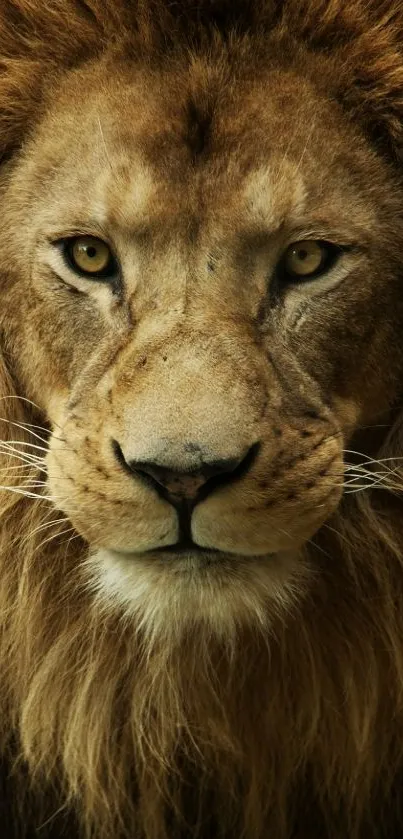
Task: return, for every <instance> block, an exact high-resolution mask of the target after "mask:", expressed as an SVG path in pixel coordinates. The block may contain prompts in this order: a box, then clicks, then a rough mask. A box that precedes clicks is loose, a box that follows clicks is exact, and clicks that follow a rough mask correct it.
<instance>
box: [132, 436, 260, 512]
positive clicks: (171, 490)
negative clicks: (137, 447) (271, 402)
mask: <svg viewBox="0 0 403 839" xmlns="http://www.w3.org/2000/svg"><path fill="white" fill-rule="evenodd" d="M190 448H192V449H193V450H194V451H195V452H198V453H199V455H198V457H197V465H196V464H194V465H193V466H192V467H190V464H189V466H188V468H183V464H182V465H181V466H180V465H179V464H178V466H176V465H175V464H174V463H172V461H171V462H170V463H169V465H168V464H167V463H166V462H165V463H164V462H163V461H164V460H165V458H164V457H161V459H160V460H157V459H155V460H141V461H136V460H126V458H125V457H124V455H123V453H122V450H121V449H120V447H119V446H118V445H117V444H115V451H116V452H117V456H118V459H119V460H120V462H122V460H123V461H124V463H125V466H126V468H128V469H129V470H130V472H132V473H133V475H134V476H138V477H143V478H145V479H147V480H148V482H150V481H151V482H152V485H153V486H154V489H155V490H156V491H157V492H158V494H159V495H161V496H162V497H163V498H166V499H168V500H170V501H172V502H175V501H189V502H193V503H194V502H195V501H196V500H200V499H201V497H203V498H205V497H206V495H207V494H209V493H210V492H211V491H212V490H213V489H214V488H215V487H216V486H217V484H220V485H221V484H223V483H227V482H229V481H231V480H233V479H235V478H236V477H237V476H238V475H240V474H243V473H244V472H246V471H247V469H248V468H249V465H250V464H251V462H252V459H253V457H254V453H255V449H256V446H252V447H251V449H248V450H247V451H244V452H242V454H240V456H239V457H233V458H227V459H225V460H220V459H213V458H211V459H210V458H208V456H207V457H206V455H204V457H203V458H201V457H200V450H201V447H200V446H198V445H197V444H193V443H192V444H190V443H187V444H186V449H187V451H189V449H190Z"/></svg>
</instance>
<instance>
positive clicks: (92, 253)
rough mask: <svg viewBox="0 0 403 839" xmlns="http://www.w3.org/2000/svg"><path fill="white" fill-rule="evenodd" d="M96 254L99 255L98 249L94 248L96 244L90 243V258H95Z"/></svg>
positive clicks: (88, 253)
mask: <svg viewBox="0 0 403 839" xmlns="http://www.w3.org/2000/svg"><path fill="white" fill-rule="evenodd" d="M96 255H97V249H96V248H94V245H89V247H88V248H87V256H89V257H90V259H93V258H94V256H96Z"/></svg>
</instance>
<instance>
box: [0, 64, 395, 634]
mask: <svg viewBox="0 0 403 839" xmlns="http://www.w3.org/2000/svg"><path fill="white" fill-rule="evenodd" d="M203 72H204V71H203V67H202V66H201V65H198V64H197V62H195V64H194V66H193V67H191V68H190V70H189V72H188V75H187V76H186V74H184V73H183V70H182V72H180V70H178V69H177V68H174V69H172V68H171V69H168V70H166V71H164V72H161V73H158V72H155V73H154V74H153V75H147V77H145V76H144V75H143V74H142V72H141V71H140V70H136V69H130V68H129V69H128V68H127V67H126V69H124V70H122V69H120V68H119V65H117V66H114V67H113V68H111V66H110V65H108V64H106V63H103V64H95V65H93V66H92V67H90V68H87V69H85V70H80V71H77V72H75V73H73V74H71V75H69V76H67V78H66V80H65V81H64V83H63V85H62V86H61V87H60V88H59V89H58V91H57V95H53V97H51V99H50V103H49V108H48V113H47V116H46V117H45V119H44V120H43V122H42V124H41V125H40V126H39V128H38V130H37V131H36V133H35V134H34V136H33V138H32V141H31V142H30V144H29V145H28V147H27V149H26V151H25V152H24V154H23V155H22V156H21V157H20V159H19V161H18V163H17V165H16V166H15V167H14V168H13V169H12V171H11V172H10V174H9V175H8V176H7V178H6V183H5V185H4V187H3V191H5V192H6V197H7V200H6V201H5V202H4V204H5V206H6V207H7V208H8V209H6V211H5V217H4V218H3V222H2V228H3V234H2V240H3V242H2V248H3V261H5V259H7V264H8V265H9V266H10V269H9V279H8V285H7V287H6V299H8V300H9V302H10V306H9V308H10V310H11V311H15V318H14V320H13V316H11V318H10V326H9V328H10V333H12V335H13V341H14V346H15V347H17V350H16V354H17V356H18V357H17V359H16V367H17V370H19V375H20V378H21V380H22V383H23V386H24V389H25V392H26V393H27V395H28V396H29V397H30V398H32V399H34V400H35V401H36V402H37V403H39V404H40V406H41V407H42V409H43V410H44V411H45V412H46V415H47V417H48V419H49V422H50V424H51V428H52V434H51V440H50V446H49V454H48V457H47V472H48V485H49V494H50V495H51V497H52V500H53V502H54V504H55V505H56V507H57V508H58V509H60V510H62V511H63V512H64V513H65V514H66V515H67V516H68V518H69V519H70V520H71V522H72V523H73V525H74V527H75V528H76V530H77V531H78V532H79V533H80V534H81V535H82V536H83V537H84V539H85V540H86V542H87V543H88V545H89V558H88V562H87V570H88V575H89V578H90V580H91V581H92V584H93V585H94V587H95V589H96V590H97V592H98V596H99V597H101V598H102V599H103V600H104V601H106V602H109V603H112V602H115V603H116V602H117V603H118V605H119V607H120V608H121V607H122V606H123V607H124V608H125V609H126V610H127V611H128V612H138V613H141V615H142V617H143V619H144V620H147V621H148V622H152V621H156V620H157V617H156V614H157V613H158V616H159V617H158V620H161V621H162V622H165V621H166V622H167V621H169V620H170V619H172V614H173V613H174V614H175V615H178V614H179V615H182V616H184V615H186V616H187V619H189V620H194V619H195V618H196V617H203V618H207V619H209V620H210V621H211V622H213V623H214V624H215V625H216V626H217V627H219V626H221V625H224V624H225V621H226V619H227V622H228V621H230V620H233V619H234V616H235V615H236V617H237V619H238V618H241V617H242V616H246V617H250V615H252V614H253V615H254V616H255V618H256V616H258V618H259V620H261V619H262V618H265V617H267V612H268V611H270V609H269V610H267V604H268V603H269V604H272V606H273V608H274V606H275V605H276V606H279V604H287V603H289V601H290V599H291V598H292V597H293V591H294V588H295V582H296V581H298V582H299V583H301V581H302V580H304V579H305V578H306V576H307V574H308V573H309V568H308V567H307V565H306V563H305V561H304V558H303V551H302V548H303V545H304V544H305V543H306V541H307V540H309V539H310V538H311V537H312V536H313V534H315V532H316V531H317V530H318V529H319V528H320V527H321V526H322V524H323V523H324V522H325V521H326V520H327V519H328V518H329V516H331V514H332V512H333V511H334V510H335V509H336V507H337V506H338V504H339V502H340V498H341V495H342V490H343V479H344V478H343V476H344V450H345V449H346V448H347V447H348V445H349V440H350V439H351V437H352V434H353V432H354V430H355V429H356V428H357V427H359V426H362V425H368V424H371V423H373V422H375V420H376V418H377V417H378V416H379V415H380V414H381V413H382V412H384V411H386V410H387V409H388V407H389V405H390V401H391V397H393V393H394V389H395V382H396V380H397V376H398V375H399V371H400V366H401V360H400V356H399V354H398V353H397V352H396V348H395V347H394V346H393V334H394V332H395V331H396V322H397V320H399V322H401V315H402V313H401V312H400V310H399V309H400V305H401V304H400V302H399V299H398V295H397V281H398V275H397V269H396V264H397V260H398V258H399V256H400V252H399V241H398V240H399V232H398V223H397V221H396V219H397V217H398V212H399V210H400V212H401V207H400V205H399V198H398V196H397V194H395V193H394V187H393V185H392V183H391V178H390V176H389V174H388V172H387V169H386V166H385V165H384V164H383V163H382V162H381V161H380V160H379V159H378V158H377V157H376V156H375V154H374V153H373V152H371V151H370V148H369V146H367V144H366V141H364V139H363V138H362V137H361V136H360V134H359V133H358V132H356V131H355V130H353V129H352V128H351V126H350V125H349V124H348V123H347V120H346V118H345V117H344V116H343V114H342V112H341V111H339V110H338V107H337V106H336V105H335V104H334V103H333V102H332V101H331V100H330V98H329V99H326V97H324V96H322V94H321V93H320V92H318V91H317V90H316V89H315V87H314V86H313V84H312V83H311V82H310V81H308V80H306V81H303V80H302V78H301V75H299V76H297V75H296V74H295V73H294V72H292V71H291V70H287V69H281V68H271V69H270V71H268V70H267V69H266V70H264V71H259V72H258V73H257V74H255V77H254V78H253V80H251V79H250V78H246V77H245V78H242V75H240V77H239V79H238V80H237V83H236V84H234V83H231V84H229V83H228V81H227V80H226V77H225V72H224V70H223V68H222V67H221V68H220V67H218V66H217V67H216V68H215V69H214V68H213V69H211V68H210V72H209V74H207V72H206V73H204V75H203ZM400 238H403V237H402V234H401V233H400ZM32 347H35V352H32Z"/></svg>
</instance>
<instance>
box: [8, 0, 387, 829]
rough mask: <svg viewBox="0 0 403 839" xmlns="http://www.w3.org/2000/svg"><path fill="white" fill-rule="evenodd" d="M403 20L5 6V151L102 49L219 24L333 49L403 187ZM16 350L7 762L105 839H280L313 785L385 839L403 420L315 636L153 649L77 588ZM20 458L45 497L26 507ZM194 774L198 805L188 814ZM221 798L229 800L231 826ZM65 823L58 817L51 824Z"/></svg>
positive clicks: (347, 528)
mask: <svg viewBox="0 0 403 839" xmlns="http://www.w3.org/2000/svg"><path fill="white" fill-rule="evenodd" d="M395 7H396V8H395ZM400 8H401V7H400V4H398V3H397V2H396V3H391V2H382V0H373V2H372V3H368V2H367V0H366V2H360V1H357V0H350V2H342V0H334V2H333V0H332V2H321V0H289V2H284V3H274V2H270V0H256V2H252V0H251V1H250V2H244V3H242V2H239V3H238V2H231V0H228V2H216V3H212V2H208V0H205V2H204V1H203V0H199V2H198V3H187V2H186V0H183V2H174V3H172V4H167V3H165V2H163V0H155V2H152V0H149V2H138V3H135V2H133V3H128V2H125V0H90V1H89V2H80V1H79V0H77V2H74V0H55V2H54V3H53V4H52V12H50V11H49V4H44V3H43V2H42V0H36V2H29V1H28V0H4V2H3V3H2V6H1V9H0V54H1V56H2V59H1V61H2V63H1V75H0V147H1V150H2V153H3V155H4V157H5V158H7V159H8V158H9V157H10V156H12V155H13V154H14V153H15V151H16V150H17V149H19V147H20V146H21V145H22V144H23V142H24V139H25V137H26V135H27V134H28V133H29V130H30V128H31V126H32V125H33V124H34V123H35V121H36V120H37V119H38V118H39V117H40V114H41V111H42V108H43V107H44V106H43V102H46V89H43V88H44V86H45V87H46V84H47V83H48V82H49V79H56V78H57V77H58V75H59V74H60V73H63V71H64V70H66V69H67V68H68V67H70V66H75V65H77V64H78V63H79V62H81V61H83V60H88V59H91V58H92V57H94V56H95V55H97V54H99V53H100V52H102V50H103V49H104V48H105V46H106V45H107V44H111V43H115V42H116V48H117V49H119V50H121V49H125V50H126V51H127V50H129V49H130V53H131V54H132V55H135V56H136V58H138V56H139V55H142V56H143V59H142V60H144V61H145V60H147V61H150V62H152V61H153V60H156V61H157V60H162V56H163V54H164V50H174V49H175V48H176V47H175V44H176V43H177V42H179V44H180V45H182V47H183V45H187V46H189V45H190V44H193V45H194V48H195V49H204V48H205V46H204V45H205V43H206V42H207V41H206V39H207V34H206V33H207V30H208V29H209V28H210V27H211V24H212V23H213V24H214V26H215V27H216V28H217V30H219V31H220V32H221V33H224V34H225V33H228V31H229V27H230V23H231V21H234V20H235V22H236V29H237V32H238V36H239V37H240V36H241V35H243V36H246V35H247V36H248V37H255V38H256V39H257V42H258V45H259V49H262V50H263V49H264V33H265V31H270V30H272V29H273V28H274V27H275V28H276V29H277V30H278V33H279V38H283V37H285V32H287V33H288V37H290V36H291V37H292V38H293V39H295V42H296V43H300V42H301V43H304V44H307V45H308V46H309V48H310V49H311V50H313V51H317V52H321V51H323V52H328V53H330V58H329V57H328V58H327V60H334V62H335V66H336V67H337V68H339V69H338V79H337V86H336V89H335V95H337V96H339V97H340V99H341V100H342V101H343V102H344V103H345V107H346V108H347V109H348V110H349V111H350V112H351V114H352V116H353V118H354V119H357V120H359V121H362V123H363V125H364V126H365V129H366V130H367V131H368V132H369V134H370V136H371V137H372V138H373V140H374V143H377V144H379V148H380V149H381V150H382V153H383V154H384V155H386V156H388V158H389V159H390V161H391V164H392V165H395V166H396V172H397V171H398V167H397V160H398V156H399V154H400V147H401V141H402V123H403V95H402V90H403V55H402V43H403V11H401V10H399V9H400ZM168 32H169V33H173V34H172V39H171V40H169V39H168V37H167V33H168ZM223 36H224V35H223V34H222V35H221V37H223ZM217 37H218V36H217ZM228 37H229V36H228ZM231 37H232V38H235V37H236V36H235V35H234V34H232V35H231ZM332 56H333V58H332ZM340 68H342V70H340ZM1 351H2V354H3V357H2V359H1V360H0V406H1V410H0V417H1V420H0V439H1V441H2V442H1V443H0V457H1V460H0V484H2V485H3V486H4V487H8V488H9V489H8V490H6V489H4V490H3V491H0V622H1V623H0V625H1V638H2V640H1V647H0V672H1V680H0V732H1V735H0V736H1V741H2V743H3V749H4V751H5V750H6V749H7V750H9V751H10V754H11V755H12V758H13V759H15V758H16V756H17V755H19V756H22V760H23V761H24V763H25V764H26V765H29V769H30V773H31V775H32V778H33V783H34V785H36V786H35V791H36V792H35V795H36V796H37V797H38V796H39V793H38V790H40V789H41V788H43V787H44V786H45V784H46V783H49V785H59V786H60V787H61V788H62V789H63V792H64V795H65V800H66V805H72V806H73V807H74V806H75V805H76V804H77V803H78V808H79V810H80V812H81V817H82V822H83V824H84V826H85V828H86V830H87V831H88V836H90V835H96V838H97V839H111V837H118V836H120V835H125V832H126V834H127V835H129V833H128V831H129V829H130V830H133V825H134V824H136V823H138V825H139V834H138V836H139V837H142V836H143V835H144V836H145V837H146V839H165V837H168V838H169V839H171V837H169V834H168V832H167V828H166V808H167V806H168V805H169V806H170V807H171V809H172V810H176V811H178V812H179V813H182V815H183V814H184V815H185V817H188V818H189V820H191V819H193V821H191V830H192V831H193V833H192V835H193V836H195V837H196V836H197V835H202V831H203V830H204V831H206V829H207V832H208V826H207V828H206V825H205V824H201V823H200V824H199V823H198V821H197V816H196V817H195V816H194V814H193V815H192V816H191V815H188V811H187V808H188V806H189V810H191V811H192V813H193V811H196V813H197V811H198V806H199V805H201V804H205V806H206V808H207V809H208V811H209V812H210V813H211V818H212V820H214V816H215V815H217V814H218V813H219V815H220V819H221V824H222V829H223V830H224V829H225V830H227V833H228V835H233V836H239V837H241V836H242V837H243V836H244V837H245V839H250V837H253V836H260V835H262V834H261V831H262V829H263V825H264V826H267V824H269V826H270V814H271V813H272V812H275V813H276V822H275V824H274V825H273V831H274V832H272V833H271V832H270V830H268V832H267V836H269V835H270V836H273V837H275V839H282V837H288V836H289V831H290V824H292V822H293V819H294V816H295V813H296V812H297V811H298V808H299V807H300V806H301V807H302V804H301V801H300V800H299V795H300V790H299V785H298V777H302V776H304V777H305V778H306V779H309V786H310V789H311V790H312V799H313V800H315V803H316V805H317V807H318V808H319V812H322V814H323V819H324V822H323V824H324V826H325V827H324V830H325V828H326V830H327V831H328V835H329V837H332V836H333V837H335V839H339V837H340V836H346V837H347V836H348V837H349V839H354V837H355V836H358V835H359V831H362V830H363V829H365V830H366V831H367V832H366V833H365V834H363V833H361V834H360V835H365V836H368V837H370V836H371V833H370V830H371V823H370V816H369V815H368V814H370V811H371V806H372V804H373V803H374V796H375V797H376V799H377V800H376V805H377V812H379V807H380V802H382V801H385V802H386V801H387V799H388V795H389V794H390V791H391V788H392V786H393V784H394V783H395V781H396V777H397V773H398V771H400V769H401V764H402V754H401V751H402V747H401V742H402V737H403V644H402V638H403V610H402V607H401V603H402V602H403V528H402V524H401V509H400V501H399V498H398V496H396V494H395V493H394V492H392V490H395V488H396V487H398V486H399V476H400V474H401V468H400V464H401V458H402V457H403V437H402V434H403V432H402V422H403V421H402V418H401V416H400V414H399V415H398V416H397V417H396V418H395V419H394V421H393V424H392V423H391V424H390V427H389V428H387V429H385V430H384V434H383V437H382V439H381V441H380V443H379V445H377V447H376V449H374V458H377V459H379V460H382V461H384V462H385V463H387V464H388V471H387V474H388V475H390V474H391V472H392V471H393V470H395V471H394V474H393V484H392V483H391V481H390V485H391V491H382V493H380V494H379V495H378V494H377V493H376V492H373V493H372V494H371V492H370V491H367V492H365V493H361V494H357V496H354V495H350V496H349V497H348V498H347V499H346V500H345V501H343V504H342V506H341V508H340V510H339V512H338V514H337V516H335V517H334V518H333V519H332V521H331V522H330V523H329V526H325V527H324V528H323V530H322V531H321V532H320V534H319V536H318V537H317V539H316V540H315V544H311V545H310V546H309V548H308V549H307V550H309V551H310V552H311V554H312V556H314V557H315V566H316V567H317V568H319V569H320V574H319V576H320V579H319V582H318V585H317V586H315V588H314V590H313V591H312V593H311V594H308V595H307V597H306V599H305V600H304V602H303V603H302V604H301V605H300V606H295V609H296V610H297V609H299V610H300V611H301V619H300V620H292V621H289V622H287V620H286V619H283V618H279V621H278V623H277V625H276V628H275V629H274V630H273V636H272V637H271V638H270V639H267V638H266V637H265V635H264V633H263V632H262V634H261V636H258V635H256V636H250V635H249V634H248V632H247V631H245V632H244V633H241V634H240V637H239V639H238V643H237V645H236V647H235V648H234V646H233V645H231V646H228V647H227V646H226V645H225V643H224V642H223V643H222V644H220V643H219V642H218V641H217V640H213V639H212V638H210V637H208V635H207V632H206V631H201V632H197V631H196V630H195V632H194V635H192V636H189V638H188V643H187V646H185V648H183V647H182V646H181V648H180V649H178V648H176V647H175V646H173V645H170V646H169V647H167V648H165V647H164V646H163V645H162V644H161V643H159V644H158V643H156V644H155V646H154V647H153V648H151V649H150V648H149V647H145V646H144V645H143V643H142V635H141V631H139V629H138V628H135V627H133V625H132V624H131V623H129V622H124V621H122V620H121V618H120V616H119V614H116V615H114V614H100V613H99V611H98V607H96V606H94V604H93V602H92V600H91V594H90V593H89V592H88V591H87V590H86V589H85V586H84V583H83V579H82V578H81V576H80V571H79V570H77V565H78V563H77V559H78V558H81V557H83V556H84V555H85V545H84V544H83V542H82V540H81V539H80V537H78V536H77V535H76V534H75V533H74V532H73V531H72V530H71V529H69V527H70V525H69V523H68V522H67V523H66V521H64V520H63V519H62V517H61V515H60V516H58V514H57V513H55V511H54V509H53V508H52V505H51V503H50V502H48V501H47V500H46V499H41V498H40V497H39V498H38V497H35V496H36V494H37V493H38V494H40V492H41V490H40V488H39V483H38V485H37V486H36V487H35V481H38V482H40V481H41V480H42V478H41V475H42V472H41V470H40V462H39V460H40V457H41V454H42V449H41V448H38V449H36V448H35V447H34V446H42V445H43V446H45V445H46V427H45V426H44V418H43V417H42V416H41V415H40V412H38V411H37V410H36V408H35V406H33V405H31V404H29V403H28V402H25V401H24V400H23V399H20V398H18V396H19V393H18V396H17V392H18V389H17V386H16V384H15V381H14V378H15V379H17V378H18V371H14V370H11V371H10V370H8V369H7V347H4V346H2V348H1ZM39 426H42V430H41V429H40V428H39ZM33 435H38V437H35V436H33ZM41 438H42V440H43V441H44V442H41ZM16 441H17V442H16ZM16 451H17V452H19V453H20V455H19V456H21V457H24V458H25V467H26V468H25V469H24V480H25V482H26V484H28V485H29V486H30V487H33V489H32V497H26V495H21V494H19V492H18V486H19V484H20V483H21V478H20V477H18V472H16V469H15V467H16ZM25 455H26V456H25ZM37 458H39V460H38V459H37ZM28 460H29V461H30V463H28V462H27V461H28ZM384 475H385V476H386V471H384ZM14 488H15V489H16V490H17V491H16V492H14V491H12V490H13V489H14ZM57 519H60V521H56V520H57ZM50 523H51V524H50ZM50 528H51V529H50ZM50 537H51V538H50ZM319 604H321V608H320V609H319V608H318V605H319ZM324 604H326V608H323V605H324ZM318 614H320V615H321V623H320V624H319V623H318ZM268 648H270V652H268ZM329 649H330V650H332V657H331V659H330V658H329V655H328V650H329ZM185 677H186V686H185ZM224 694H225V695H226V696H227V697H228V695H230V696H231V701H230V703H229V702H228V699H227V700H226V701H225V702H224V701H222V697H223V695H224ZM392 719H393V721H394V725H393V726H389V725H386V722H387V721H390V720H392ZM290 720H292V726H293V727H292V730H291V729H290ZM240 721H241V724H240ZM385 732H389V734H387V733H385ZM388 737H389V739H387V738H388ZM399 738H400V739H399ZM17 740H18V744H17V746H16V741H17ZM268 744H269V745H268ZM133 755H136V766H134V759H133ZM61 756H62V757H63V763H64V773H62V772H61V770H60V765H59V761H60V757H61ZM280 756H281V760H279V757H280ZM192 772H194V773H195V774H197V779H198V780H197V786H198V796H199V800H197V801H196V802H192V803H191V804H190V805H188V799H187V793H186V779H187V778H188V777H189V776H191V775H192ZM241 776H242V780H240V777H241ZM133 790H135V792H133ZM241 797H242V799H243V801H244V807H243V814H242V821H241V822H240V821H239V820H238V819H239V814H238V813H237V808H236V804H237V802H238V801H239V799H240V798H241ZM222 800H225V801H226V802H232V804H233V807H232V806H231V805H228V807H227V811H226V812H224V813H223V812H222V811H221V801H222ZM193 805H194V806H193ZM306 806H308V804H306ZM52 807H53V805H52V804H51V805H50V810H46V807H45V805H44V819H45V818H47V817H50V816H52V815H53V810H52ZM53 809H54V808H53ZM329 813H332V814H333V817H334V820H333V822H332V824H329ZM364 813H365V819H367V820H368V821H365V822H363V821H362V820H363V818H364V816H363V814H364ZM279 814H280V815H281V818H282V822H281V823H279V821H278V817H279ZM94 825H95V828H94ZM363 825H364V828H363ZM94 829H95V830H96V833H95V834H93V833H91V831H92V830H94ZM402 829H403V821H402ZM141 831H143V833H142V832H141ZM198 831H199V834H198ZM130 835H134V834H133V833H131V834H130ZM319 835H320V831H319ZM323 835H325V832H323ZM375 835H378V834H374V836H375ZM136 839H137V834H136Z"/></svg>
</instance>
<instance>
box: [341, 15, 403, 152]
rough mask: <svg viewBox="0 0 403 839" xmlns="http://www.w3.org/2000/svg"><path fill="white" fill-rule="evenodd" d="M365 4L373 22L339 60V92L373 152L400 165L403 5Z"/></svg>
mask: <svg viewBox="0 0 403 839" xmlns="http://www.w3.org/2000/svg"><path fill="white" fill-rule="evenodd" d="M347 5H348V4H347ZM367 5H368V7H369V8H370V12H371V13H372V20H371V18H370V19H369V21H368V26H367V27H366V28H365V31H363V32H362V33H361V34H360V35H359V36H358V37H356V38H354V39H352V40H351V41H349V42H348V43H346V44H345V45H343V46H342V48H341V55H339V56H338V66H339V67H340V68H341V74H340V92H341V96H342V97H343V99H344V100H345V101H347V104H348V106H349V107H350V108H351V109H352V112H353V117H354V119H355V120H358V121H359V122H361V124H362V126H363V128H364V130H365V131H366V132H367V133H369V134H370V136H371V138H372V140H373V142H374V144H375V146H376V148H377V149H379V151H381V152H382V153H383V154H386V155H387V156H388V157H391V158H392V159H394V160H395V161H396V162H399V163H403V4H402V3H399V2H398V0H393V2H392V0H388V2H385V0H383V2H381V0H376V2H374V3H368V4H367Z"/></svg>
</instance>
